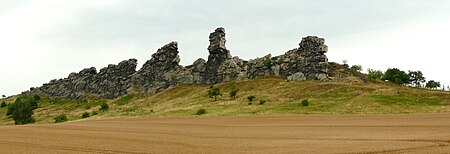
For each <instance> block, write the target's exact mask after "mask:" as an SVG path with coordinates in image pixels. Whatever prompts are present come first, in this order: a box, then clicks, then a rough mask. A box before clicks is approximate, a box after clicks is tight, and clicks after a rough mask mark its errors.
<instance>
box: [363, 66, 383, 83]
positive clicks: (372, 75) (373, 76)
mask: <svg viewBox="0 0 450 154" xmlns="http://www.w3.org/2000/svg"><path fill="white" fill-rule="evenodd" d="M367 72H368V74H367V76H368V78H369V80H371V81H375V80H380V79H381V78H383V76H384V73H383V72H381V71H380V70H373V69H370V68H369V69H367Z"/></svg>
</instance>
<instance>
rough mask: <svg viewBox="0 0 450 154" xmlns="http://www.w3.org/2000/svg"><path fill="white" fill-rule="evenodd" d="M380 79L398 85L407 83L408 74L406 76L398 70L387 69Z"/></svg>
mask: <svg viewBox="0 0 450 154" xmlns="http://www.w3.org/2000/svg"><path fill="white" fill-rule="evenodd" d="M382 79H383V80H387V81H389V82H391V83H394V84H398V85H403V84H407V83H409V76H408V74H406V73H405V71H401V70H399V69H398V68H389V69H387V70H386V72H385V73H384V76H383V78H382Z"/></svg>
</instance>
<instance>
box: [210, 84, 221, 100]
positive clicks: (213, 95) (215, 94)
mask: <svg viewBox="0 0 450 154" xmlns="http://www.w3.org/2000/svg"><path fill="white" fill-rule="evenodd" d="M208 96H209V98H214V101H217V97H219V96H222V94H221V93H220V89H219V88H214V87H213V86H211V87H209V90H208Z"/></svg>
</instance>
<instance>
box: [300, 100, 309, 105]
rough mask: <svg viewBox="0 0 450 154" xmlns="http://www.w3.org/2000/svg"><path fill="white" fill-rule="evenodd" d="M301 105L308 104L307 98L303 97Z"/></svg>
mask: <svg viewBox="0 0 450 154" xmlns="http://www.w3.org/2000/svg"><path fill="white" fill-rule="evenodd" d="M301 104H302V106H303V107H304V106H309V101H308V99H304V100H303V101H302V103H301Z"/></svg>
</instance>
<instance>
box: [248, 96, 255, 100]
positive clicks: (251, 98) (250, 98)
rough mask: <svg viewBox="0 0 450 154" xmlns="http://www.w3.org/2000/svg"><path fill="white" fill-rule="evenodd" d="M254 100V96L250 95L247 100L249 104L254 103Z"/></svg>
mask: <svg viewBox="0 0 450 154" xmlns="http://www.w3.org/2000/svg"><path fill="white" fill-rule="evenodd" d="M254 99H255V96H253V95H250V96H248V97H247V100H248V101H249V102H252V101H253V100H254Z"/></svg>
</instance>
